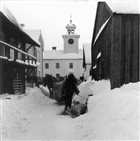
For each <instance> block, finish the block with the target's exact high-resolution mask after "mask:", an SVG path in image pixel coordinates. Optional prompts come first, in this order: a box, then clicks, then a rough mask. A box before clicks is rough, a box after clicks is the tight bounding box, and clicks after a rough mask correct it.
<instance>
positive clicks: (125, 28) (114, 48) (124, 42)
mask: <svg viewBox="0 0 140 141" xmlns="http://www.w3.org/2000/svg"><path fill="white" fill-rule="evenodd" d="M110 80H111V88H112V89H113V88H116V87H120V86H122V85H123V84H127V83H129V82H137V81H139V16H138V15H130V14H127V15H126V14H125V15H123V14H114V16H113V22H112V39H111V74H110Z"/></svg>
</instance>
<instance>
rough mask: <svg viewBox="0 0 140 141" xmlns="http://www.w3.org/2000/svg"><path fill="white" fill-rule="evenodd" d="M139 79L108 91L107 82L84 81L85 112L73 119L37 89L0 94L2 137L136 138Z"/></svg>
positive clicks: (48, 138) (81, 89)
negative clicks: (12, 93)
mask: <svg viewBox="0 0 140 141" xmlns="http://www.w3.org/2000/svg"><path fill="white" fill-rule="evenodd" d="M139 87H140V82H138V83H129V84H127V85H124V86H122V87H121V88H116V89H114V90H110V82H109V81H105V80H102V81H92V82H91V81H89V80H88V81H87V82H83V83H82V84H81V85H80V86H79V89H80V94H81V95H82V96H84V95H85V96H87V94H88V93H93V96H91V97H89V100H88V112H87V113H86V114H84V115H81V116H79V117H77V118H71V117H70V116H69V115H63V114H61V113H62V112H63V110H64V105H61V106H60V105H58V104H57V102H56V101H55V100H52V99H49V98H48V97H47V96H45V95H44V94H43V93H42V91H41V90H40V89H38V88H33V89H31V90H29V92H28V93H27V94H26V95H23V96H16V95H10V96H9V95H2V96H1V97H0V99H1V102H0V109H1V114H0V116H1V117H0V122H1V131H0V133H1V137H0V138H1V139H2V140H139V113H140V109H139V99H140V97H139V95H140V93H139V92H140V91H139Z"/></svg>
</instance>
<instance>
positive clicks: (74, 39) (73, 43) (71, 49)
mask: <svg viewBox="0 0 140 141" xmlns="http://www.w3.org/2000/svg"><path fill="white" fill-rule="evenodd" d="M75 29H76V26H75V24H73V23H72V19H71V17H70V23H69V24H67V26H66V30H67V33H66V34H65V35H62V37H63V39H64V53H78V39H79V37H80V35H77V34H76V33H75Z"/></svg>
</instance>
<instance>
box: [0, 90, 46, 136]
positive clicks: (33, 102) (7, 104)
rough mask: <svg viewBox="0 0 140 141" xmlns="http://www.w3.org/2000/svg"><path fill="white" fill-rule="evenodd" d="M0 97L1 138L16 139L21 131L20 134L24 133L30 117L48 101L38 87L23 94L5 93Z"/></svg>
mask: <svg viewBox="0 0 140 141" xmlns="http://www.w3.org/2000/svg"><path fill="white" fill-rule="evenodd" d="M0 99H1V103H0V109H1V114H0V116H1V117H0V120H1V126H2V134H1V136H2V137H0V138H2V139H5V138H6V139H11V138H12V139H18V137H19V136H20V134H21V133H22V136H23V135H24V134H26V132H27V129H26V126H27V125H28V124H29V122H31V118H32V117H33V116H34V114H35V113H37V112H38V111H39V110H40V107H42V106H46V104H47V101H48V97H46V96H45V95H44V94H43V93H41V90H40V89H38V88H34V89H31V90H29V92H28V93H26V94H25V95H8V94H5V95H2V96H1V97H0ZM15 133H16V134H15ZM18 134H19V135H18Z"/></svg>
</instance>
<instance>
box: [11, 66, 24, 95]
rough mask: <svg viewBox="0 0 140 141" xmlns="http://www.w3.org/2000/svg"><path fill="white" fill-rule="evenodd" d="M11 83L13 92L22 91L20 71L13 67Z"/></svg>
mask: <svg viewBox="0 0 140 141" xmlns="http://www.w3.org/2000/svg"><path fill="white" fill-rule="evenodd" d="M12 78H13V79H12V84H13V89H14V93H15V94H22V93H23V92H24V84H23V81H22V72H21V71H20V70H19V69H17V68H14V69H13V77H12Z"/></svg>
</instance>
